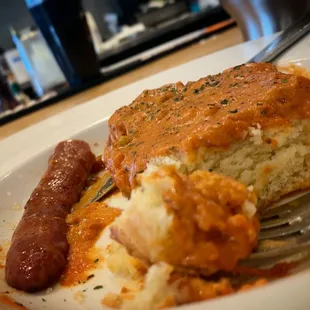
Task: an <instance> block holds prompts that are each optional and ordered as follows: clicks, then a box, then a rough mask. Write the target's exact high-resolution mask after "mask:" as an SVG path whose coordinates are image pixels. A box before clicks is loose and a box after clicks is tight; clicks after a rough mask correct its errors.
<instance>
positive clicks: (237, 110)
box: [229, 109, 238, 114]
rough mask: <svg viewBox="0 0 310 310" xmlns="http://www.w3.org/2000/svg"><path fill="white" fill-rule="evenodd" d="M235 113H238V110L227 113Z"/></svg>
mask: <svg viewBox="0 0 310 310" xmlns="http://www.w3.org/2000/svg"><path fill="white" fill-rule="evenodd" d="M237 112H238V109H235V110H231V111H229V113H232V114H235V113H237Z"/></svg>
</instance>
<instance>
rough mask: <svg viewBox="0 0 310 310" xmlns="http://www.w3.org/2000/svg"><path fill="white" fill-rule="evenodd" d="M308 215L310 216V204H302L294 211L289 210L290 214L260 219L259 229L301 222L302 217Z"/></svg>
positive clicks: (304, 217)
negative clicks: (270, 218) (276, 217)
mask: <svg viewBox="0 0 310 310" xmlns="http://www.w3.org/2000/svg"><path fill="white" fill-rule="evenodd" d="M308 217H310V205H308V204H307V205H305V204H304V205H302V206H301V207H300V208H298V209H297V210H296V211H294V212H291V214H287V215H286V216H282V217H280V218H278V219H272V220H267V221H266V220H265V221H262V222H261V229H262V230H266V229H270V228H277V227H279V226H283V225H285V224H288V225H294V224H295V223H298V222H301V221H302V220H303V219H307V218H308Z"/></svg>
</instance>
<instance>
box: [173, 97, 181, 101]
mask: <svg viewBox="0 0 310 310" xmlns="http://www.w3.org/2000/svg"><path fill="white" fill-rule="evenodd" d="M173 100H174V101H175V102H179V101H180V100H181V98H179V97H176V98H174V99H173Z"/></svg>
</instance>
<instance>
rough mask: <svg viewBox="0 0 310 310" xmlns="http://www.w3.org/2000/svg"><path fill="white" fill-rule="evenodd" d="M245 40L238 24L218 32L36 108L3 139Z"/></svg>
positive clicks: (2, 133) (0, 132) (0, 131)
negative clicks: (83, 104)
mask: <svg viewBox="0 0 310 310" xmlns="http://www.w3.org/2000/svg"><path fill="white" fill-rule="evenodd" d="M242 42H243V39H242V35H241V31H240V30H239V28H237V27H233V28H230V29H228V30H225V31H223V32H221V33H218V34H215V35H213V36H211V37H210V38H208V39H206V40H203V41H200V42H198V43H194V44H192V45H190V46H187V47H185V48H183V49H180V50H178V51H176V52H174V53H171V54H169V55H167V56H165V57H162V58H159V59H158V60H155V61H153V62H151V63H149V64H146V65H144V66H142V67H139V68H137V69H135V70H132V71H130V72H128V73H126V74H123V75H121V76H119V77H117V78H114V79H113V80H111V81H108V82H106V83H103V84H100V85H98V86H95V87H93V88H91V89H89V90H86V91H84V92H82V93H79V94H77V95H75V96H72V97H70V98H67V99H65V100H63V101H60V102H57V103H56V104H54V105H51V106H48V107H45V108H42V109H40V110H38V111H36V112H33V113H31V114H29V115H26V116H24V117H22V118H19V119H17V120H15V121H12V122H10V123H8V124H5V125H3V126H1V127H0V140H2V139H4V138H7V137H9V136H10V135H12V134H14V133H16V132H18V131H20V130H22V129H24V128H27V127H28V126H31V125H33V124H36V123H38V122H40V121H42V120H44V119H47V118H49V117H51V116H53V115H55V114H57V113H60V112H62V111H65V110H67V109H70V108H72V107H74V106H77V105H79V104H82V103H84V102H86V101H89V100H91V99H93V98H96V97H98V96H100V95H103V94H105V93H108V92H110V91H112V90H115V89H117V88H120V87H122V86H125V85H127V84H130V83H133V82H136V81H138V80H141V79H143V78H146V77H148V76H150V75H153V74H156V73H158V72H160V71H163V70H166V69H169V68H172V67H175V66H178V65H181V64H183V63H186V62H188V61H191V60H194V59H196V58H199V57H201V56H205V55H207V54H211V53H214V52H216V51H218V50H221V49H224V48H227V47H230V46H233V45H236V44H239V43H242Z"/></svg>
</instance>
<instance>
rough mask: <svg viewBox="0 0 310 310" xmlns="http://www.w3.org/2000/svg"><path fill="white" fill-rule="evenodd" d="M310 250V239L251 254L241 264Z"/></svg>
mask: <svg viewBox="0 0 310 310" xmlns="http://www.w3.org/2000/svg"><path fill="white" fill-rule="evenodd" d="M307 250H310V240H308V241H307V242H304V243H301V244H291V245H288V246H285V247H280V248H276V249H273V250H269V251H264V252H257V253H253V254H251V255H250V256H249V257H248V258H247V259H245V260H243V261H242V262H241V264H248V263H253V262H254V261H259V260H266V259H268V260H269V259H273V258H277V259H280V258H283V257H285V256H290V255H294V254H297V253H301V252H304V251H307Z"/></svg>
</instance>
